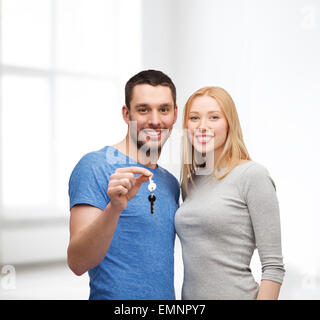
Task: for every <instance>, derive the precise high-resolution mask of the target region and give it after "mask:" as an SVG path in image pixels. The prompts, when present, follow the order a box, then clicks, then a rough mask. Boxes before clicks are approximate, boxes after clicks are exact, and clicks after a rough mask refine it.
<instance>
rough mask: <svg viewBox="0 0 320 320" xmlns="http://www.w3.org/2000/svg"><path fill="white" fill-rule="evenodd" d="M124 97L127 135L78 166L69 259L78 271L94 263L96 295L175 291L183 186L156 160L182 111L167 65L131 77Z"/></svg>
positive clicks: (161, 295) (168, 294) (72, 188)
mask: <svg viewBox="0 0 320 320" xmlns="http://www.w3.org/2000/svg"><path fill="white" fill-rule="evenodd" d="M125 100H126V104H125V106H123V107H122V116H123V119H124V121H125V122H126V123H127V125H128V130H127V134H126V137H125V138H124V139H123V140H122V141H120V142H119V143H117V144H115V145H113V146H106V147H104V148H102V149H101V150H98V151H94V152H90V153H87V154H86V155H84V156H83V157H82V158H81V159H80V161H79V162H78V163H77V165H76V166H75V168H74V169H73V171H72V173H71V176H70V180H69V197H70V243H69V247H68V264H69V267H70V268H71V270H72V271H73V272H74V273H75V274H77V275H82V274H83V273H85V272H87V271H88V273H89V277H90V297H89V298H90V299H117V300H118V299H119V300H120V299H126V300H127V299H141V300H153V299H157V300H167V299H174V297H175V294H174V281H173V271H174V265H173V262H174V241H175V229H174V215H175V212H176V210H177V208H178V206H179V196H180V191H179V184H178V181H177V179H176V178H175V177H174V176H173V175H171V174H170V173H169V172H168V171H167V170H165V169H164V168H162V167H160V166H159V165H157V161H158V158H159V156H160V154H161V149H162V146H163V144H164V143H165V142H166V140H167V139H168V137H169V136H170V133H171V131H172V128H173V125H174V123H175V122H176V119H177V106H176V89H175V86H174V84H173V82H172V81H171V79H170V78H169V77H168V76H167V75H165V74H164V73H162V72H160V71H155V70H147V71H142V72H140V73H138V74H137V75H135V76H133V77H132V78H131V79H130V80H129V81H128V82H127V84H126V88H125ZM150 177H152V179H153V181H154V182H155V183H156V190H155V191H154V194H155V195H156V201H155V203H154V207H153V209H154V210H153V212H154V213H151V210H150V202H149V201H148V196H149V194H150V192H149V190H148V184H147V183H145V182H147V181H149V178H150Z"/></svg>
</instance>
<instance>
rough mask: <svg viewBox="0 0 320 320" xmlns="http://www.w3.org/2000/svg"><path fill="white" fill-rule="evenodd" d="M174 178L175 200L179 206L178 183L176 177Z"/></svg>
mask: <svg viewBox="0 0 320 320" xmlns="http://www.w3.org/2000/svg"><path fill="white" fill-rule="evenodd" d="M174 180H175V186H176V194H175V200H176V203H177V206H178V207H179V206H180V185H179V182H178V180H177V179H176V178H175V179H174Z"/></svg>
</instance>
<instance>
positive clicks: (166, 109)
mask: <svg viewBox="0 0 320 320" xmlns="http://www.w3.org/2000/svg"><path fill="white" fill-rule="evenodd" d="M160 111H161V112H168V111H169V108H161V109H160Z"/></svg>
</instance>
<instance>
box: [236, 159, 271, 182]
mask: <svg viewBox="0 0 320 320" xmlns="http://www.w3.org/2000/svg"><path fill="white" fill-rule="evenodd" d="M239 166H240V167H241V166H242V172H241V174H240V177H241V178H240V182H241V185H242V186H247V187H249V186H250V185H265V184H269V183H270V182H271V183H272V185H273V186H274V188H275V183H274V181H273V179H272V178H271V176H270V173H269V170H268V169H267V168H266V167H265V166H264V165H263V164H261V163H258V162H256V161H252V160H251V161H247V162H245V163H243V164H242V165H241V164H240V165H239Z"/></svg>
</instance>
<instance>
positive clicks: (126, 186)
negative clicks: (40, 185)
mask: <svg viewBox="0 0 320 320" xmlns="http://www.w3.org/2000/svg"><path fill="white" fill-rule="evenodd" d="M134 173H136V174H141V175H140V176H139V177H137V178H135V177H134ZM149 176H152V173H151V172H150V171H149V170H147V169H144V168H141V167H129V168H119V169H117V170H116V171H115V173H114V174H113V175H111V176H110V181H109V184H108V190H107V193H108V196H109V198H110V202H109V203H108V205H107V206H106V207H105V209H104V210H101V209H98V208H96V207H93V206H90V205H86V204H81V205H80V204H79V205H75V206H73V207H72V208H71V210H70V242H69V246H68V265H69V267H70V269H71V270H72V271H73V272H74V273H75V274H76V275H79V276H80V275H82V274H83V273H85V272H86V271H88V270H89V269H91V268H93V267H95V266H97V265H98V264H99V263H100V262H101V261H102V260H103V258H104V257H105V255H106V253H107V251H108V249H109V247H110V244H111V241H112V238H113V234H114V231H115V229H116V227H117V224H118V220H119V217H120V214H121V212H122V211H123V210H124V209H125V208H126V206H127V202H128V201H129V200H130V199H132V198H133V197H135V196H136V194H137V193H138V191H139V189H140V187H141V185H142V183H144V182H146V181H148V180H149Z"/></svg>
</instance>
